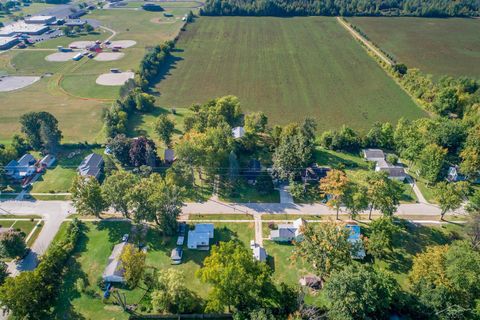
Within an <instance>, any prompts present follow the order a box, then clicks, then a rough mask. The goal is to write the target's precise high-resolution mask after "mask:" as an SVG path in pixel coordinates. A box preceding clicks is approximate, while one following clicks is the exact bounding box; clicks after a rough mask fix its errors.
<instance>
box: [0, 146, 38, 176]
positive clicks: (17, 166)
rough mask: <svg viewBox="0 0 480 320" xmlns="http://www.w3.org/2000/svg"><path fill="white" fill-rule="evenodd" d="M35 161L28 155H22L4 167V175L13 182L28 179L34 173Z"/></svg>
mask: <svg viewBox="0 0 480 320" xmlns="http://www.w3.org/2000/svg"><path fill="white" fill-rule="evenodd" d="M36 162H37V161H36V160H35V158H34V157H33V156H32V155H31V154H30V153H27V154H24V155H23V156H22V157H21V158H20V159H18V161H17V160H12V161H10V162H9V163H8V164H7V166H6V167H5V174H6V175H7V176H9V177H11V178H13V179H15V180H20V179H23V178H25V177H29V176H31V175H32V174H34V173H35V172H36V167H35V163H36Z"/></svg>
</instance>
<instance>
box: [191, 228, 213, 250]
mask: <svg viewBox="0 0 480 320" xmlns="http://www.w3.org/2000/svg"><path fill="white" fill-rule="evenodd" d="M213 236H214V226H213V224H211V223H199V224H197V225H195V229H194V230H190V231H188V240H187V247H188V248H189V249H195V250H209V249H210V239H213Z"/></svg>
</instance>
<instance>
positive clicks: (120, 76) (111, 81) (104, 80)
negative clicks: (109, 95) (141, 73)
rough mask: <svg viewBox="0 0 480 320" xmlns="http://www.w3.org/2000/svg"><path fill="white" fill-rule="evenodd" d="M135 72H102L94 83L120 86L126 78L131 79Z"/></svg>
mask: <svg viewBox="0 0 480 320" xmlns="http://www.w3.org/2000/svg"><path fill="white" fill-rule="evenodd" d="M134 76H135V74H134V73H133V72H130V71H128V72H119V73H104V74H101V75H100V76H99V77H98V78H97V80H96V83H97V84H99V85H101V86H121V85H123V84H124V83H125V82H127V81H128V79H133V78H134Z"/></svg>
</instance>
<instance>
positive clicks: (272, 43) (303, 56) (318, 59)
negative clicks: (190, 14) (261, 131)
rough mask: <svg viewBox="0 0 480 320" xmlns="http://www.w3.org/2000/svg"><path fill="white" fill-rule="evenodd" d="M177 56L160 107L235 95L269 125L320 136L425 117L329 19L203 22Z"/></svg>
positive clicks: (183, 39) (195, 26)
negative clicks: (311, 130)
mask: <svg viewBox="0 0 480 320" xmlns="http://www.w3.org/2000/svg"><path fill="white" fill-rule="evenodd" d="M177 49H178V50H177V52H176V53H174V57H173V58H172V64H171V66H170V69H168V70H165V74H164V75H163V79H161V81H160V82H159V84H158V86H157V89H158V91H159V94H160V96H159V97H158V98H157V102H158V103H159V104H160V105H161V106H164V107H183V106H188V105H190V104H192V103H201V102H205V101H207V100H209V99H212V98H215V97H218V96H223V95H228V94H233V95H236V96H238V97H239V98H240V100H241V103H242V106H243V108H244V109H245V110H247V111H256V110H262V111H264V112H265V113H266V114H267V115H268V117H269V119H270V123H273V124H285V123H288V122H291V121H300V120H302V119H304V118H305V117H306V116H311V117H315V118H316V119H317V121H318V125H319V129H320V130H323V129H331V128H334V127H338V126H340V125H342V124H348V125H350V126H352V127H354V128H356V129H361V130H362V129H366V128H368V127H369V126H370V125H371V124H372V123H373V122H375V121H391V122H395V121H396V120H398V119H399V118H400V117H402V116H403V117H407V118H418V117H421V116H425V113H424V112H423V111H422V110H421V109H420V108H419V107H417V106H416V104H415V103H414V102H413V101H412V100H411V99H410V97H409V96H408V95H407V94H406V93H405V92H404V91H402V89H401V88H400V87H399V86H398V85H397V84H396V83H395V82H394V81H393V80H392V79H391V78H390V77H389V76H388V75H387V74H386V73H385V72H384V71H383V70H382V69H381V68H380V67H379V66H378V65H377V63H376V62H375V61H374V59H372V58H371V57H369V56H368V54H367V53H366V51H365V50H364V49H363V48H362V47H361V46H360V44H358V43H357V42H356V41H355V40H354V39H353V38H352V37H351V36H350V35H349V34H348V33H347V32H346V31H345V30H344V29H343V28H342V27H341V26H340V25H339V24H338V23H337V22H336V21H335V19H334V18H328V17H309V18H269V17H263V18H255V17H227V18H220V17H215V18H211V17H202V18H199V19H197V21H196V22H195V23H193V24H192V25H189V26H188V28H187V31H186V32H184V33H182V34H181V36H180V40H179V42H178V43H177Z"/></svg>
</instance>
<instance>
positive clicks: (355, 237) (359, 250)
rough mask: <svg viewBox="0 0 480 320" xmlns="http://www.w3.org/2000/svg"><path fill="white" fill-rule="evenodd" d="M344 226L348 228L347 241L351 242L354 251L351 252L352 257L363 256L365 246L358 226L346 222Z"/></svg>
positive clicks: (361, 257) (360, 257)
mask: <svg viewBox="0 0 480 320" xmlns="http://www.w3.org/2000/svg"><path fill="white" fill-rule="evenodd" d="M345 228H347V229H350V231H351V233H350V236H349V237H348V242H350V244H352V246H353V249H354V252H352V258H353V259H363V258H365V248H364V246H363V241H362V238H361V233H360V226H358V225H351V224H348V225H346V226H345Z"/></svg>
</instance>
